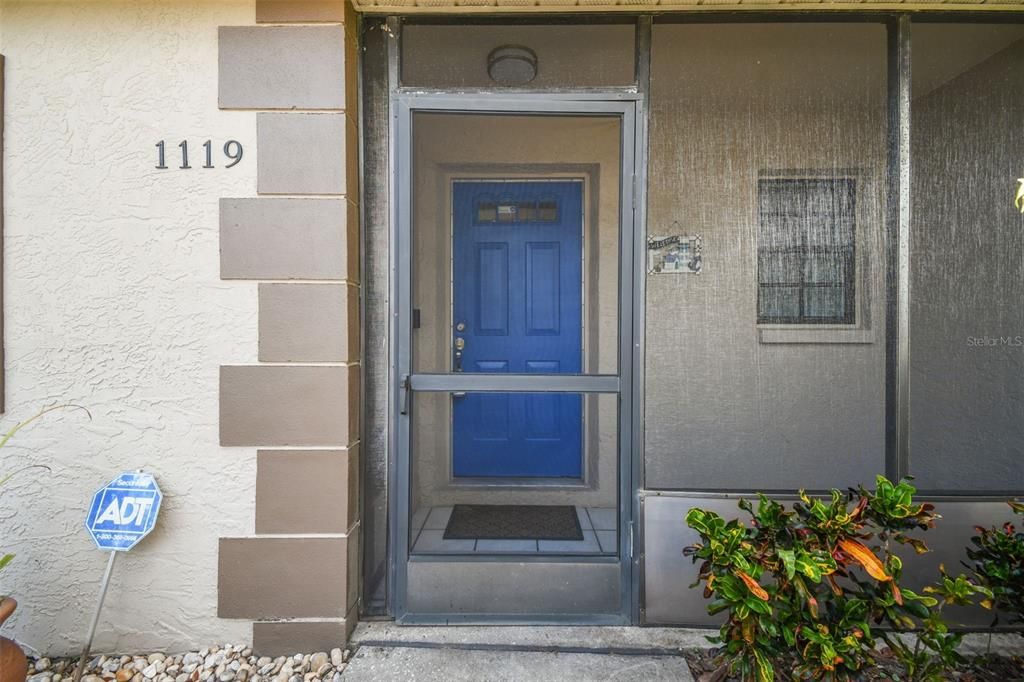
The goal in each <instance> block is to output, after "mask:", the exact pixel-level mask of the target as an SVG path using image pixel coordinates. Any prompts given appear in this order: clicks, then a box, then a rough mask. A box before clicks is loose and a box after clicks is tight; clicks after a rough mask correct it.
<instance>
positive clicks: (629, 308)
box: [388, 88, 646, 624]
mask: <svg viewBox="0 0 1024 682" xmlns="http://www.w3.org/2000/svg"><path fill="white" fill-rule="evenodd" d="M641 105H642V97H641V95H640V93H639V92H638V91H637V90H636V89H635V88H631V89H626V90H625V91H624V90H623V89H621V88H618V89H609V90H607V91H586V92H536V93H525V92H517V93H506V92H498V93H470V94H468V93H464V92H463V93H458V92H439V91H429V92H424V91H418V92H417V91H412V92H403V91H401V90H399V91H398V92H396V91H394V90H393V91H392V102H391V111H392V114H391V122H392V126H391V130H392V133H391V150H390V152H391V159H390V160H391V169H392V178H391V180H392V190H391V197H390V199H391V202H390V203H391V211H392V235H391V238H392V244H393V247H394V248H393V257H392V273H391V306H390V310H391V318H392V319H391V333H392V338H393V339H394V340H395V341H394V343H393V344H392V345H391V353H392V357H391V368H392V372H391V386H392V396H393V399H392V409H393V417H392V419H391V424H392V425H393V426H394V431H393V433H394V440H393V441H392V443H393V446H394V450H393V452H394V454H395V460H394V461H395V464H396V466H395V467H394V470H393V471H392V479H391V491H392V493H391V495H390V496H389V497H390V500H389V503H390V507H391V522H390V523H389V524H388V525H389V535H390V537H389V540H390V545H391V550H392V551H391V553H390V554H391V557H392V563H391V567H390V569H391V578H392V580H391V585H392V586H393V587H394V589H393V591H392V594H391V596H392V599H393V601H392V607H393V610H392V613H393V615H394V616H395V617H396V619H397V620H398V621H399V622H402V623H431V622H433V623H436V622H445V623H448V622H453V621H457V620H459V615H458V614H451V615H450V616H448V617H445V618H443V619H442V618H440V617H439V616H438V615H437V614H430V615H426V614H423V615H418V614H415V613H409V612H408V611H407V608H406V604H407V596H408V575H407V564H408V562H409V561H418V560H424V561H431V562H445V561H454V560H457V561H463V562H464V561H499V560H511V561H515V562H562V561H566V560H571V561H572V562H574V563H580V562H585V563H590V562H595V563H618V564H619V566H620V581H619V589H620V606H619V613H618V614H617V615H612V616H611V617H609V616H607V615H603V614H594V615H573V616H568V617H559V616H557V615H552V616H547V615H538V616H536V617H535V616H529V615H527V616H522V617H516V616H502V615H497V616H496V617H495V618H494V620H495V621H500V622H519V623H535V622H538V623H539V622H571V623H593V624H628V623H635V622H638V617H639V582H638V576H639V571H638V562H639V552H638V551H637V547H638V544H639V543H638V540H639V538H638V534H637V533H636V532H635V528H636V519H637V518H638V511H639V509H638V506H639V504H638V501H639V498H638V495H637V488H638V483H639V478H638V477H637V476H636V475H635V468H636V466H637V464H638V462H637V461H636V457H635V449H634V436H635V435H636V433H637V429H636V428H635V426H636V425H635V420H636V417H637V416H638V414H639V413H638V412H637V411H636V410H635V403H636V401H635V397H636V395H637V393H638V389H637V385H636V381H635V378H636V372H635V371H634V370H635V367H636V362H637V358H636V356H637V352H638V349H639V346H638V345H637V344H636V343H635V341H634V339H635V334H636V331H637V329H636V327H637V323H638V321H637V319H636V315H635V311H637V310H638V309H639V298H638V297H639V294H640V285H639V283H638V282H637V281H636V280H635V276H636V273H637V272H642V268H641V265H642V264H641V263H640V262H639V261H640V259H642V256H643V249H642V248H641V246H642V245H641V244H640V241H639V240H640V239H641V238H642V233H643V230H642V226H641V220H642V215H641V214H642V210H641V208H640V207H641V206H642V204H643V203H644V202H643V201H642V200H641V198H640V197H642V196H643V195H642V194H641V191H642V187H641V185H640V181H639V180H638V178H639V177H640V176H641V175H643V174H644V172H645V170H644V169H645V167H646V159H645V158H640V157H638V155H637V150H638V149H641V148H642V145H641V144H640V141H639V140H638V135H639V134H641V130H640V128H641V127H640V126H638V120H639V119H640V117H641V115H642V106H641ZM420 112H430V113H451V114H502V115H534V116H545V115H548V116H601V117H609V116H615V117H618V118H619V120H620V123H621V140H622V147H621V154H620V164H621V166H620V183H619V184H620V187H619V189H620V197H619V202H620V203H619V207H620V209H619V211H620V213H619V244H620V249H619V263H618V267H619V304H618V311H619V318H618V319H619V352H618V373H617V374H590V375H558V374H551V375H537V374H529V375H517V374H500V375H488V374H456V373H448V374H444V373H415V372H413V368H412V363H411V355H412V354H411V346H412V305H411V295H412V286H413V282H412V258H411V255H412V237H413V233H412V221H413V215H412V213H413V212H412V200H413V197H412V187H413V177H412V176H413V171H414V169H413V165H412V144H413V117H414V115H415V114H416V113H420ZM641 156H642V155H641ZM455 391H468V392H530V393H543V392H560V393H596V394H614V395H618V396H619V400H618V407H619V409H618V422H617V425H618V452H617V456H618V463H619V467H618V476H619V488H618V511H619V525H618V536H619V551H618V554H617V556H615V557H601V556H593V557H581V556H571V555H556V554H545V555H543V556H516V557H509V558H500V557H499V558H495V557H491V556H481V557H473V556H463V555H459V556H454V557H443V556H431V557H426V558H418V557H415V556H412V557H410V546H409V523H410V520H409V513H410V495H411V485H410V484H411V471H412V469H411V465H412V452H411V447H412V422H411V414H410V413H411V410H410V409H409V407H410V405H411V403H412V400H413V398H414V396H415V395H416V394H417V393H421V392H441V393H450V392H455ZM466 620H472V621H474V622H478V621H480V620H481V616H479V615H474V616H472V617H468V618H466ZM483 620H489V619H488V618H486V616H485V617H484V618H483Z"/></svg>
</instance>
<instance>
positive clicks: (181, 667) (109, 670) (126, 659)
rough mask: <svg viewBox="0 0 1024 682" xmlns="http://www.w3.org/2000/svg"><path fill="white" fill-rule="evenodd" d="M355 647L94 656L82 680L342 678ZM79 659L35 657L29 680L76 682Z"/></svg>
mask: <svg viewBox="0 0 1024 682" xmlns="http://www.w3.org/2000/svg"><path fill="white" fill-rule="evenodd" d="M350 655H351V652H350V650H349V649H340V648H338V649H332V650H331V651H330V652H326V651H317V652H315V653H312V654H294V655H292V656H278V657H276V658H271V657H269V656H255V655H254V654H253V653H252V649H250V648H249V647H247V646H245V645H241V644H239V645H230V644H228V645H224V646H214V647H210V648H207V649H201V650H199V651H190V652H188V653H184V654H176V655H171V654H164V653H161V652H155V653H151V654H148V655H142V654H136V655H134V656H128V655H116V654H102V655H97V656H93V657H92V659H91V660H90V661H89V664H88V666H87V667H86V669H85V673H84V674H83V675H82V682H319V681H320V680H324V681H326V682H341V672H342V671H343V670H344V669H345V666H346V665H348V660H349V656H350ZM77 665H78V659H77V658H45V657H44V658H31V659H29V671H28V672H29V674H28V679H27V682H70V680H71V679H72V677H73V675H74V672H75V667H76V666H77Z"/></svg>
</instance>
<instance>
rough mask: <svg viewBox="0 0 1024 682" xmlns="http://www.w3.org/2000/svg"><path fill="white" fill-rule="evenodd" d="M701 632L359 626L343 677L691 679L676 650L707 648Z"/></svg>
mask: <svg viewBox="0 0 1024 682" xmlns="http://www.w3.org/2000/svg"><path fill="white" fill-rule="evenodd" d="M706 634H710V632H709V631H703V630H680V629H671V628H636V627H554V626H517V627H513V626H493V627H470V626H446V627H415V626H413V627H410V626H398V625H395V624H394V623H361V624H360V625H359V626H358V627H357V628H356V631H355V633H354V634H353V637H352V643H353V644H355V645H357V646H358V647H359V648H358V651H357V652H356V655H355V656H354V657H353V658H352V660H351V661H350V662H349V665H348V667H347V668H346V669H345V672H344V674H343V675H342V677H343V679H345V680H347V681H352V682H356V681H362V680H373V681H375V682H376V681H384V680H388V681H389V680H444V681H445V682H447V681H449V680H450V681H452V682H456V681H462V680H465V681H467V682H469V681H472V682H533V681H534V680H538V681H539V680H543V681H545V682H548V681H557V680H572V682H589V681H591V680H616V681H621V682H626V681H628V680H644V681H647V680H674V681H677V682H692V680H693V677H692V676H691V675H690V669H689V667H688V666H687V664H686V660H685V659H684V658H683V657H682V655H681V652H682V650H684V649H693V648H702V647H705V646H707V641H706V640H705V639H704V635H706Z"/></svg>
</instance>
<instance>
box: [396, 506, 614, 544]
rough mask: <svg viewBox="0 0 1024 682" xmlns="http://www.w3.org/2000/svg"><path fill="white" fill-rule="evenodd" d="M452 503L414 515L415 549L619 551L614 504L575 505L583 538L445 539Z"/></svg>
mask: <svg viewBox="0 0 1024 682" xmlns="http://www.w3.org/2000/svg"><path fill="white" fill-rule="evenodd" d="M451 514H452V508H451V507H425V508H423V509H420V510H419V511H417V512H416V513H415V514H414V515H413V517H412V529H411V533H412V552H413V553H425V554H606V555H614V554H615V553H616V551H617V549H618V548H617V546H616V545H617V533H616V532H615V521H616V518H615V517H616V512H615V509H613V508H603V507H582V506H577V507H576V515H577V516H578V517H579V521H580V528H581V529H582V530H583V539H582V540H488V539H483V538H481V539H478V540H445V539H444V529H445V527H447V525H448V518H449V517H450V516H451Z"/></svg>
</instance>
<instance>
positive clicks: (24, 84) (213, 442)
mask: <svg viewBox="0 0 1024 682" xmlns="http://www.w3.org/2000/svg"><path fill="white" fill-rule="evenodd" d="M253 17H254V9H253V4H252V1H251V0H249V1H242V2H209V1H202V0H193V1H178V0H166V1H164V2H150V1H142V0H132V1H130V2H123V3H107V2H98V1H97V2H81V3H71V2H57V3H49V2H35V1H28V2H17V1H10V0H0V22H2V30H0V52H2V53H3V54H4V55H6V57H7V121H6V124H7V131H6V152H5V154H6V159H5V161H6V190H5V191H6V202H7V204H6V214H7V222H6V254H5V258H6V272H5V278H6V279H5V286H6V292H5V293H6V316H7V318H6V319H7V328H6V340H7V353H8V356H7V357H8V359H7V377H8V386H7V405H8V412H7V414H6V415H4V420H3V421H5V422H7V423H13V420H17V419H20V418H24V417H26V416H29V415H30V414H32V413H34V412H35V411H36V410H37V409H38V408H39V407H40V406H43V405H46V404H48V403H52V402H54V401H73V402H75V403H79V404H81V405H85V406H87V407H88V408H89V409H90V410H91V411H92V414H93V419H92V421H91V422H90V421H87V420H86V419H85V417H84V415H82V414H81V413H67V414H52V415H49V416H48V418H46V419H45V420H44V421H41V422H38V423H37V424H36V425H34V426H33V427H32V428H31V429H30V430H29V431H27V432H24V433H23V434H19V436H18V437H17V439H16V440H15V441H14V442H13V443H12V444H11V445H10V446H9V447H8V448H5V449H4V450H2V451H0V472H3V471H10V470H12V469H14V468H17V467H19V466H22V465H24V464H27V463H34V462H42V463H46V464H48V465H49V466H51V467H52V473H49V474H47V473H45V472H36V471H32V472H27V473H25V474H23V475H21V476H19V477H18V478H16V479H15V480H14V481H12V482H11V483H10V484H9V486H8V487H6V488H4V489H3V490H2V491H0V549H4V550H8V551H13V552H15V553H16V554H17V558H16V559H15V562H14V563H13V564H12V565H11V566H10V567H8V569H6V570H5V571H3V572H0V593H5V592H6V593H10V594H12V595H14V596H16V598H17V599H18V600H19V602H20V604H21V607H20V608H19V611H18V613H17V614H16V616H15V617H14V618H13V619H12V620H11V621H9V622H8V624H7V625H6V626H5V627H4V634H6V635H8V636H14V637H16V638H17V639H18V640H19V641H21V642H22V643H23V644H25V645H27V647H29V648H31V649H34V650H38V651H44V652H48V653H62V652H69V651H72V650H75V649H77V648H78V647H80V646H81V640H82V638H83V636H84V633H85V629H86V627H87V620H88V618H89V616H90V614H91V611H92V608H93V604H94V602H95V597H96V592H97V589H98V585H99V581H100V577H101V574H102V572H103V567H104V563H105V560H106V554H104V553H101V552H99V551H97V550H96V549H95V548H94V546H93V544H92V540H91V539H90V538H89V536H88V535H87V534H86V532H85V530H84V528H83V520H84V515H85V511H86V507H87V504H88V502H89V499H90V497H91V495H92V492H93V490H94V488H96V487H97V486H99V485H100V484H102V483H104V482H105V481H106V480H108V479H109V478H110V477H111V476H113V475H114V474H115V473H117V472H119V471H121V470H125V469H131V468H136V467H144V468H145V469H147V470H149V471H151V472H153V473H154V474H155V475H156V476H157V478H158V480H159V482H160V485H161V486H162V488H163V491H164V493H165V502H164V507H163V510H162V513H161V519H160V525H159V528H158V529H157V530H156V531H155V532H154V533H153V535H151V536H150V537H149V538H148V539H147V540H146V541H145V542H144V543H143V544H142V545H140V546H139V547H138V548H137V549H136V550H135V551H133V552H132V553H131V554H129V555H127V556H123V557H120V558H119V561H118V564H117V568H116V570H115V575H114V580H113V583H112V588H111V592H110V594H109V596H108V599H107V604H106V608H105V610H104V614H103V618H102V621H101V625H100V630H99V635H98V636H97V640H96V649H97V650H106V651H109V650H119V651H129V650H144V649H151V648H163V649H168V650H182V649H185V648H188V647H193V646H202V645H203V644H208V643H213V642H225V641H229V642H242V641H247V640H248V639H249V638H250V636H251V633H250V627H249V624H248V623H247V622H241V621H227V620H220V619H218V618H217V614H216V610H217V609H216V601H217V589H216V588H217V538H218V537H220V536H225V535H246V534H249V533H251V532H252V530H253V490H254V479H255V453H254V451H253V450H252V449H243V448H233V449H226V448H221V447H219V445H218V432H217V422H218V404H217V377H218V367H219V366H220V365H222V364H231V363H243V362H249V361H251V359H252V358H254V357H256V347H255V346H256V311H257V305H256V285H255V283H244V282H222V281H221V280H220V279H219V264H218V263H219V261H218V214H217V210H218V208H217V206H218V198H219V197H221V196H253V195H255V189H256V184H255V171H256V163H255V162H256V158H255V157H256V154H255V152H256V149H255V137H256V136H255V123H256V117H255V115H254V114H252V113H244V112H222V111H219V110H218V108H217V26H218V25H239V24H251V23H252V22H253ZM229 138H233V139H237V140H239V141H240V142H242V143H243V144H244V145H245V158H244V160H243V161H242V163H241V164H239V165H238V166H236V167H234V168H232V169H230V170H225V169H223V168H217V169H214V170H203V169H201V168H198V166H199V165H201V164H202V160H201V146H200V145H201V144H202V143H203V142H204V141H205V140H206V139H212V140H213V141H214V148H215V149H219V147H220V146H221V145H223V143H224V141H225V140H227V139H229ZM160 139H166V140H167V146H168V165H169V166H171V167H172V168H175V167H176V165H177V164H176V163H175V155H174V153H175V152H177V144H178V142H180V141H181V140H182V139H188V140H189V141H190V146H191V152H192V154H191V156H192V163H193V165H195V166H197V167H196V168H193V169H192V170H187V171H186V170H176V169H173V170H165V171H159V170H155V169H154V165H155V155H156V150H155V147H154V144H155V143H156V142H157V141H158V140H160Z"/></svg>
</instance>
